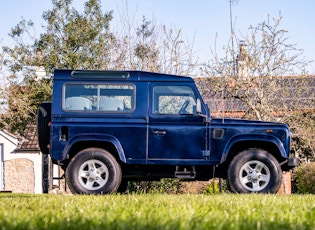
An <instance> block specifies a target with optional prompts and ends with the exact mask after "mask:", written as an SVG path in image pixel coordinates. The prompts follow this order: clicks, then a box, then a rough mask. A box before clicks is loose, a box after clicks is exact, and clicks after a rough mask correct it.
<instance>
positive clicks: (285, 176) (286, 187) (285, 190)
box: [278, 172, 292, 195]
mask: <svg viewBox="0 0 315 230" xmlns="http://www.w3.org/2000/svg"><path fill="white" fill-rule="evenodd" d="M291 193H292V188H291V172H283V173H282V183H281V187H280V189H279V191H278V194H285V195H290V194H291Z"/></svg>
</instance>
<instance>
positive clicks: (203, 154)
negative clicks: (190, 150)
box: [202, 150, 210, 157]
mask: <svg viewBox="0 0 315 230" xmlns="http://www.w3.org/2000/svg"><path fill="white" fill-rule="evenodd" d="M202 156H204V157H210V151H209V150H202Z"/></svg>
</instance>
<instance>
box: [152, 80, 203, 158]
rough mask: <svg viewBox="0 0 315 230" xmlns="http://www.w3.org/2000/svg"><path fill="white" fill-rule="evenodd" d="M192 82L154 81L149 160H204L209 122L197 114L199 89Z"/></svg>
mask: <svg viewBox="0 0 315 230" xmlns="http://www.w3.org/2000/svg"><path fill="white" fill-rule="evenodd" d="M194 90H195V89H194V88H193V87H192V86H191V85H190V84H180V83H178V84H176V85H171V84H166V83H164V84H163V83H151V84H150V94H151V95H150V103H151V105H150V112H149V129H148V131H149V132H148V136H149V141H148V161H149V162H150V161H151V162H156V161H163V162H167V161H174V160H175V161H177V163H176V164H178V161H181V162H182V164H185V162H186V161H187V162H188V161H189V162H190V163H191V161H196V160H197V161H198V160H204V159H205V157H206V155H207V152H208V151H207V148H208V147H207V146H208V144H207V141H208V140H207V135H206V133H207V123H206V122H204V118H203V117H201V116H199V115H197V114H196V112H195V111H196V97H197V96H196V92H195V91H194Z"/></svg>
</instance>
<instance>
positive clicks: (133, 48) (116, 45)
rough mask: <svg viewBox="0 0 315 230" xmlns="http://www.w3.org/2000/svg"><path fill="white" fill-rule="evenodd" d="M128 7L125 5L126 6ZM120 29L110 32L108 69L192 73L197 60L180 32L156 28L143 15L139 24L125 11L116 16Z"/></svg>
mask: <svg viewBox="0 0 315 230" xmlns="http://www.w3.org/2000/svg"><path fill="white" fill-rule="evenodd" d="M127 5H128V4H127ZM120 19H121V20H120V29H119V31H116V32H115V33H114V35H115V36H114V37H115V41H114V42H113V43H112V47H111V48H112V55H111V63H112V64H111V66H112V68H113V69H134V70H145V71H154V72H163V73H169V74H178V75H191V74H193V73H196V71H197V67H198V59H197V57H195V56H194V44H193V42H189V41H186V40H185V39H183V33H182V31H181V30H180V29H176V28H167V27H166V26H165V25H156V24H155V20H154V19H152V20H147V18H146V17H145V16H144V17H143V20H142V21H141V24H140V25H138V23H137V22H136V21H135V18H134V17H133V16H130V15H129V13H128V10H127V9H124V11H123V12H122V13H121V14H120Z"/></svg>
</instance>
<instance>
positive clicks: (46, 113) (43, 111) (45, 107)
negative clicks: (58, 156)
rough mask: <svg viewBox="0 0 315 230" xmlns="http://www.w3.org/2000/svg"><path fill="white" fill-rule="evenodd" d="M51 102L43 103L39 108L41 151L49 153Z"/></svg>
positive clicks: (38, 130)
mask: <svg viewBox="0 0 315 230" xmlns="http://www.w3.org/2000/svg"><path fill="white" fill-rule="evenodd" d="M50 122H51V103H49V102H44V103H42V104H41V105H40V106H39V107H38V110H37V138H38V145H39V148H40V151H41V152H42V153H43V154H49V148H48V145H49V141H50V126H49V123H50Z"/></svg>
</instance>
